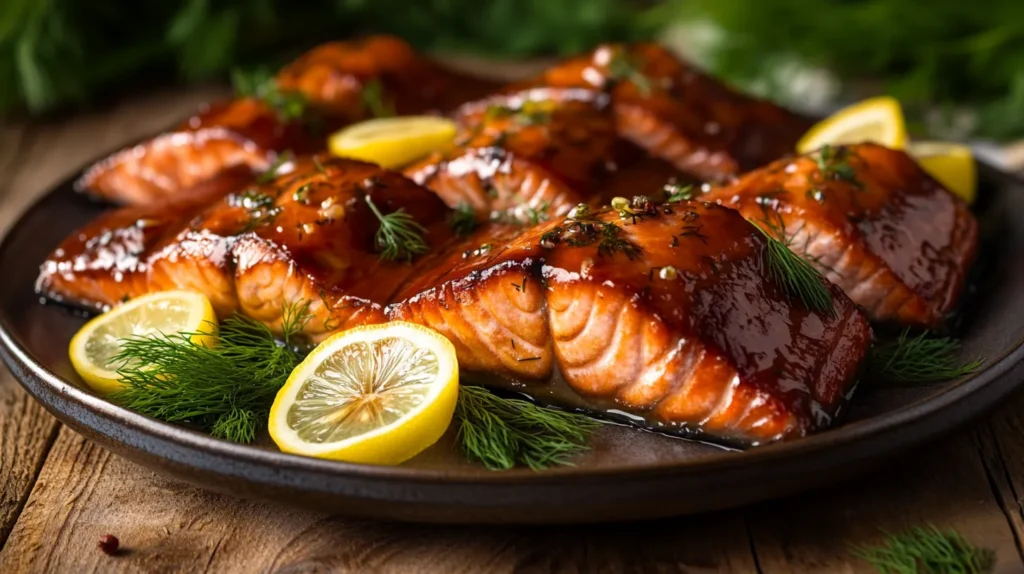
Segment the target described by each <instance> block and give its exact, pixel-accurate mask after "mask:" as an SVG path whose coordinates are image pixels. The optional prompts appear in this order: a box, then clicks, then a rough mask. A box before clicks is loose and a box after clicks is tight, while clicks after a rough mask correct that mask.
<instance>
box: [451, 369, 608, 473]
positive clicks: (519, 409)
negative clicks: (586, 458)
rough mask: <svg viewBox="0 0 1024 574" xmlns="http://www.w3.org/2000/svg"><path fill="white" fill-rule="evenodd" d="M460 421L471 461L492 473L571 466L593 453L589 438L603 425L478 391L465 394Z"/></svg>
mask: <svg viewBox="0 0 1024 574" xmlns="http://www.w3.org/2000/svg"><path fill="white" fill-rule="evenodd" d="M455 419H456V421H457V425H458V442H459V445H460V447H461V448H462V451H463V452H464V453H465V455H466V457H467V458H469V459H470V460H475V461H478V462H480V463H482V464H483V465H484V466H485V467H487V468H488V469H490V470H508V469H510V468H513V467H515V466H517V465H524V466H527V467H529V468H531V469H533V470H540V469H543V468H547V467H550V466H556V465H571V464H572V462H571V461H570V457H572V456H573V455H575V454H578V453H580V452H583V451H585V450H587V449H588V448H589V446H588V444H587V439H588V437H589V436H590V433H591V432H593V430H594V429H596V428H597V427H598V425H599V424H600V423H599V422H597V421H596V420H594V419H591V418H589V417H586V416H583V415H580V414H575V413H568V412H564V411H557V410H554V409H548V408H544V407H540V406H537V405H535V404H533V403H531V402H528V401H524V400H520V399H506V398H502V397H499V396H497V395H495V394H493V393H491V392H490V391H488V390H487V389H484V388H483V387H476V386H463V387H462V388H461V389H459V402H458V404H457V405H456V407H455Z"/></svg>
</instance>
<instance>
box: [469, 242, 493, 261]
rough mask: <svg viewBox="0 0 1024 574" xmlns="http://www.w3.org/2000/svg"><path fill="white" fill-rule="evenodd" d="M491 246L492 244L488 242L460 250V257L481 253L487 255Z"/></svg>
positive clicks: (474, 255) (479, 254) (478, 255)
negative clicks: (473, 247) (474, 247)
mask: <svg viewBox="0 0 1024 574" xmlns="http://www.w3.org/2000/svg"><path fill="white" fill-rule="evenodd" d="M493 247H494V246H493V245H492V244H490V243H484V244H482V245H480V246H479V247H477V248H476V249H467V250H466V251H463V252H462V258H463V259H469V258H470V257H480V256H481V255H487V254H488V253H490V252H491V249H492V248H493Z"/></svg>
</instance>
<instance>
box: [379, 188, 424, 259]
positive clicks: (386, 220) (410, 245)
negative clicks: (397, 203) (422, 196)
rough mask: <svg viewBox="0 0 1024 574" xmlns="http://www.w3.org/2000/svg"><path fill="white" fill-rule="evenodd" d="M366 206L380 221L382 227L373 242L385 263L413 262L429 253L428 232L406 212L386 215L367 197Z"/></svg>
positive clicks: (399, 211) (401, 211)
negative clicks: (426, 235) (426, 238)
mask: <svg viewBox="0 0 1024 574" xmlns="http://www.w3.org/2000/svg"><path fill="white" fill-rule="evenodd" d="M366 204H367V205H369V206H370V210H371V211H373V214H374V215H375V216H377V220H378V221H380V227H379V228H378V229H377V233H376V234H375V235H374V236H373V241H374V243H375V244H376V246H377V249H378V250H379V251H380V258H381V259H383V260H384V261H395V260H398V259H404V260H406V261H410V262H411V261H412V260H413V258H414V257H416V256H417V255H420V254H421V253H426V252H427V249H428V247H427V242H426V241H425V240H424V239H423V235H424V234H426V232H427V230H426V228H424V227H423V226H422V225H420V224H419V223H418V222H417V221H416V220H415V219H413V217H412V216H411V215H409V214H408V213H406V212H405V211H404V210H402V209H399V210H398V211H395V212H392V213H389V214H387V215H384V214H382V213H381V212H380V210H379V209H377V206H376V205H374V203H373V200H372V199H370V196H369V195H367V196H366Z"/></svg>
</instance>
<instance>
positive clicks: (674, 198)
mask: <svg viewBox="0 0 1024 574" xmlns="http://www.w3.org/2000/svg"><path fill="white" fill-rule="evenodd" d="M663 189H664V192H665V203H679V202H680V201H684V200H690V199H693V196H694V192H693V185H679V184H676V183H669V184H666V185H665V187H664V188H663Z"/></svg>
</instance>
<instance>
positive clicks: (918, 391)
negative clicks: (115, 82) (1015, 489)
mask: <svg viewBox="0 0 1024 574" xmlns="http://www.w3.org/2000/svg"><path fill="white" fill-rule="evenodd" d="M980 167H981V173H980V177H981V182H982V196H981V199H980V201H979V203H978V204H977V208H976V212H977V213H978V214H979V216H980V217H981V219H982V229H983V235H984V243H983V248H982V253H983V254H984V257H983V258H982V260H981V262H980V264H979V268H978V269H977V273H976V276H975V280H974V281H973V283H972V285H973V287H972V289H971V291H972V293H970V296H969V297H968V303H967V305H966V308H965V309H964V310H963V311H962V314H961V315H962V319H963V320H962V321H961V325H960V327H959V330H960V334H961V336H962V337H963V338H964V349H963V353H964V356H965V357H977V356H983V357H986V358H987V360H986V362H985V365H984V367H983V370H981V371H980V372H979V373H977V374H976V375H974V376H972V377H971V378H969V379H966V380H961V381H956V382H951V383H943V384H938V385H933V386H926V387H917V388H905V389H888V390H881V389H872V388H871V387H870V385H867V384H865V385H862V387H861V389H860V390H859V391H858V392H857V393H856V395H855V397H854V399H853V401H852V405H851V407H850V409H849V411H848V413H847V415H846V418H845V420H844V421H842V424H840V425H839V426H837V427H836V428H834V429H832V430H830V431H827V432H823V433H820V434H818V435H815V436H812V437H809V438H804V439H801V440H796V441H793V442H790V443H788V444H778V445H772V446H767V447H761V448H757V449H753V450H750V451H746V452H735V451H726V450H723V449H721V448H718V447H715V446H710V445H706V444H702V443H698V442H692V441H686V440H682V439H675V438H670V437H667V436H662V435H658V434H654V433H648V432H642V431H638V430H635V429H632V428H626V427H620V426H612V425H607V426H605V427H603V428H602V429H601V431H600V432H599V433H598V434H597V436H596V437H595V439H594V441H593V443H594V445H593V446H594V449H593V452H591V453H589V454H587V455H586V456H584V457H582V458H581V459H580V460H579V461H578V464H577V466H575V467H565V468H557V469H552V470H548V471H545V472H541V473H535V472H532V471H529V470H513V471H509V472H503V473H496V472H490V471H487V470H484V469H483V468H480V467H477V466H474V465H471V464H469V463H467V462H465V461H464V460H463V459H462V458H461V457H460V455H459V454H458V452H457V451H456V449H455V448H454V444H453V441H452V436H451V434H452V433H451V432H449V435H448V436H446V437H445V439H443V440H442V441H441V442H440V443H439V444H437V445H435V446H433V447H432V448H430V449H429V450H428V451H427V452H425V453H423V454H422V455H420V456H418V457H417V458H415V459H413V460H412V461H410V462H408V463H406V464H405V465H403V466H400V467H375V466H363V465H354V464H345V463H338V462H330V461H324V460H317V459H312V458H303V457H298V456H293V455H288V454H282V453H280V452H278V451H277V450H276V449H275V448H274V447H273V445H272V444H271V443H270V442H269V440H267V439H264V441H263V442H262V443H261V444H259V445H256V446H242V445H238V444H233V443H229V442H226V441H222V440H218V439H213V438H210V437H209V436H206V435H204V434H201V433H199V432H195V431H193V430H190V429H187V428H183V427H180V426H174V425H170V424H165V423H162V422H159V421H156V420H153V419H149V418H146V417H144V416H140V415H138V414H135V413H133V412H130V411H127V410H124V409H122V408H119V407H117V406H115V405H113V404H111V403H108V402H106V401H104V400H103V399H101V398H98V397H97V396H95V395H93V394H92V393H91V392H89V391H88V390H85V389H84V388H83V387H82V386H81V384H80V381H79V379H78V377H77V375H76V374H75V372H74V371H73V369H72V368H71V365H70V364H69V362H68V359H67V354H66V349H67V346H68V342H69V341H70V339H71V336H72V334H73V333H74V332H75V331H76V330H77V329H78V328H79V327H80V326H81V325H82V323H83V318H81V317H78V316H76V315H74V314H73V313H71V312H69V311H68V310H66V309H64V308H61V307H58V306H54V305H42V304H40V303H39V301H38V298H37V297H36V295H35V294H34V292H33V282H34V280H35V277H36V272H37V269H38V267H39V264H40V262H42V261H43V259H44V258H45V256H46V255H47V254H48V252H49V251H51V250H52V249H53V248H54V247H55V246H56V245H57V243H58V242H59V241H60V240H61V239H62V238H63V237H64V236H65V235H66V234H67V233H69V232H70V231H71V230H73V229H74V228H76V227H78V226H79V225H81V224H83V223H85V222H86V221H87V220H89V219H90V218H92V217H93V216H94V215H95V214H97V213H98V212H99V211H100V210H101V209H102V208H101V207H100V206H97V205H94V204H92V203H90V202H89V201H87V200H86V199H84V198H82V197H80V196H78V195H76V194H75V193H74V192H73V191H72V187H71V183H70V181H69V182H67V183H65V184H63V185H61V186H59V187H57V188H56V189H55V190H53V191H52V192H51V193H49V194H48V195H46V196H45V197H44V198H42V200H40V201H39V202H38V203H37V204H35V205H34V206H33V207H32V208H31V209H29V211H28V212H27V213H26V214H25V215H24V216H22V218H21V219H20V220H19V221H18V222H17V223H16V224H15V225H14V227H13V228H12V229H11V230H10V232H9V234H8V235H7V237H6V239H5V240H4V242H3V244H2V246H0V269H3V274H4V280H3V281H2V282H0V353H2V355H3V358H4V360H5V361H6V362H7V364H8V365H9V366H10V368H11V369H12V370H13V371H14V374H15V375H16V376H17V378H18V379H19V380H20V381H21V383H22V384H23V385H24V386H25V388H26V389H28V392H29V393H31V394H32V395H33V396H34V397H35V398H36V399H37V400H38V401H39V402H41V403H42V404H43V405H45V406H46V408H47V409H49V410H50V412H52V413H53V414H54V415H55V416H56V417H57V418H59V419H60V420H61V421H63V422H64V423H65V424H67V425H68V426H70V427H71V428H73V429H75V430H76V431H78V432H80V433H82V434H84V435H85V436H87V437H89V438H91V439H93V440H95V441H96V442H98V443H100V444H102V445H103V446H105V447H107V448H109V449H111V450H113V451H114V452H117V453H119V454H121V455H123V456H125V457H127V458H129V459H131V460H134V461H137V462H139V463H141V464H143V465H146V466H149V467H152V468H155V469H157V470H159V471H162V472H164V473H166V474H169V475H171V476H174V477H177V478H181V479H184V480H187V481H189V482H192V483H195V484H197V485H200V486H204V487H207V488H210V489H213V490H218V491H222V492H226V493H230V494H234V495H239V496H244V497H260V498H267V499H272V500H276V501H288V502H292V503H295V504H299V505H304V506H309V507H313V508H317V509H322V510H333V511H339V512H343V513H347V514H353V515H362V516H370V517H378V518H387V519H403V520H415V521H429V522H479V523H501V522H503V523H509V522H582V521H599V520H613V519H636V518H650V517H657V516H665V515H674V514H683V513H691V512H698V511H703V510H711V509H716V508H723V507H728V506H736V505H741V504H745V503H748V502H752V501H755V500H760V499H765V498H769V497H775V496H780V495H783V494H787V493H792V492H795V491H798V490H801V489H805V488H808V487H811V486H814V485H818V484H822V483H825V482H826V481H829V480H833V479H835V478H837V477H840V476H842V475H847V474H850V473H853V472H856V471H861V470H863V469H865V468H867V467H868V466H869V463H873V462H879V461H882V460H884V458H885V457H887V456H891V455H893V454H895V453H897V452H899V451H901V450H904V449H907V448H909V447H912V446H914V445H916V444H919V443H921V442H922V441H925V440H928V439H932V438H935V437H937V436H939V435H941V434H943V433H946V432H949V431H951V430H953V429H955V428H956V427H957V426H958V425H960V424H962V423H964V422H966V421H968V420H970V419H971V418H973V417H976V416H978V415H979V414H981V413H982V412H984V411H985V410H986V409H988V408H990V407H992V406H993V405H995V404H996V403H997V402H998V401H1000V400H1001V399H1003V398H1004V397H1005V396H1006V395H1007V394H1008V393H1009V392H1010V391H1011V390H1013V389H1014V388H1015V387H1016V386H1017V385H1018V383H1020V381H1021V380H1022V378H1024V364H1022V358H1024V346H1022V344H1024V320H1022V319H1024V182H1021V181H1019V180H1016V179H1014V178H1012V177H1010V176H1008V175H1006V174H1003V173H1000V172H998V171H996V170H994V169H992V168H989V167H986V166H980Z"/></svg>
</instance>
